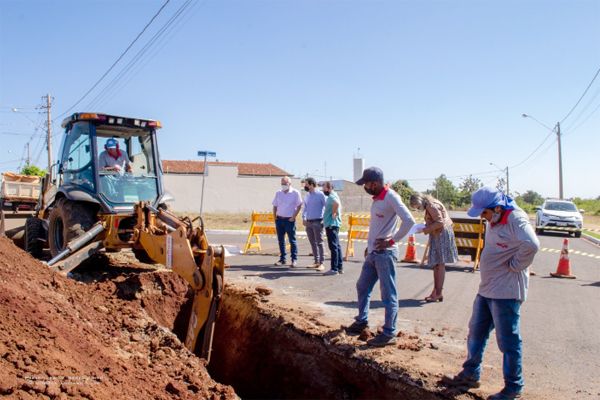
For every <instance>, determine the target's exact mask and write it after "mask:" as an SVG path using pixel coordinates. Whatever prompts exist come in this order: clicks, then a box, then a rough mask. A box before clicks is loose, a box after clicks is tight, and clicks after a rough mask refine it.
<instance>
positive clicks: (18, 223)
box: [0, 172, 41, 246]
mask: <svg viewBox="0 0 600 400" xmlns="http://www.w3.org/2000/svg"><path fill="white" fill-rule="evenodd" d="M40 183H41V178H40V177H39V176H29V175H21V174H17V173H13V172H4V173H3V174H0V235H6V236H8V237H9V238H11V239H12V240H14V241H15V242H16V243H17V244H19V245H21V246H22V245H23V239H24V233H25V221H26V220H27V218H29V217H31V216H32V215H33V212H34V210H35V207H36V205H37V202H38V198H39V197H40Z"/></svg>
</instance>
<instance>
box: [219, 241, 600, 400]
mask: <svg viewBox="0 0 600 400" xmlns="http://www.w3.org/2000/svg"><path fill="white" fill-rule="evenodd" d="M566 237H567V236H566V235H564V234H560V233H556V234H553V233H547V234H545V235H543V236H540V237H539V239H540V242H541V246H542V251H540V252H539V253H538V254H537V255H536V258H535V260H534V263H533V266H532V270H533V271H535V273H536V275H535V276H532V277H531V280H530V291H529V297H528V300H527V301H526V302H525V304H524V306H523V308H522V334H523V340H524V366H525V367H524V371H525V377H526V385H527V388H528V390H532V391H538V389H539V390H542V391H543V392H545V393H556V394H559V393H560V394H561V395H562V396H561V397H564V396H566V397H564V398H582V399H587V398H598V397H600V381H599V380H598V371H600V247H598V246H595V245H593V244H591V243H589V242H586V241H584V240H583V239H573V238H569V247H570V249H571V251H572V252H571V254H570V261H571V268H572V273H573V274H574V275H576V276H577V279H573V280H571V279H556V278H551V277H550V276H549V273H550V272H555V271H556V268H557V264H558V259H559V252H560V249H561V247H562V244H563V240H564V239H565V238H566ZM209 239H210V241H211V243H220V244H225V245H228V249H229V250H230V251H232V252H235V247H236V246H237V247H243V244H244V242H245V240H246V236H245V235H244V234H240V233H238V234H222V233H219V234H217V233H213V234H210V233H209ZM261 242H262V245H263V249H262V251H261V253H263V255H235V256H232V257H229V258H228V259H227V263H228V264H229V265H230V266H231V267H230V268H229V270H228V271H227V275H226V279H228V280H231V281H243V282H244V283H250V284H261V285H266V286H269V287H271V288H273V289H274V290H276V291H279V292H280V293H282V294H285V295H289V296H290V297H295V298H297V299H298V302H300V303H301V302H306V303H311V305H313V306H314V305H317V306H319V307H320V308H321V309H322V310H323V315H322V317H323V318H326V319H327V320H328V321H330V322H333V323H341V324H344V323H350V322H352V318H353V316H354V315H355V314H356V291H355V283H356V279H357V277H358V273H359V271H360V268H361V265H362V260H363V258H362V256H359V257H354V259H353V260H351V261H348V262H346V263H345V270H346V273H345V274H344V275H336V276H323V275H322V274H321V273H318V272H316V271H314V270H309V269H293V270H292V269H289V268H287V267H275V266H273V263H274V262H275V261H277V254H278V252H277V244H276V240H275V239H274V238H268V237H266V238H264V239H261ZM417 243H418V244H419V246H418V247H417V253H418V256H419V258H420V257H421V256H422V252H423V251H424V246H422V245H423V244H424V236H423V235H417ZM342 246H344V250H345V242H343V243H342ZM309 248H310V246H309V245H308V242H307V240H306V239H305V238H304V239H300V254H301V256H300V265H309V264H310V263H311V262H312V257H309V256H308V254H309ZM363 249H364V243H361V242H358V244H357V249H356V254H358V255H362V253H363ZM404 251H405V246H401V247H400V253H401V255H403V254H404ZM264 253H267V254H268V253H270V255H264ZM327 262H328V260H326V263H327ZM471 267H472V264H470V263H469V262H467V261H464V262H460V263H458V264H457V265H455V266H449V267H448V268H447V274H446V284H445V288H444V302H443V303H436V304H427V303H425V302H423V301H422V299H423V298H424V297H425V296H426V295H428V294H429V292H430V291H431V288H432V273H431V271H430V270H429V269H427V268H424V267H420V266H418V265H414V264H404V263H399V264H398V270H397V283H398V290H399V304H400V312H399V317H398V327H399V329H402V330H405V331H411V332H412V331H414V332H417V333H420V334H427V333H428V332H430V331H431V328H435V329H437V330H439V329H444V330H445V331H446V332H447V333H448V334H447V337H446V338H445V339H447V341H448V343H449V344H450V345H454V346H456V348H457V350H458V351H462V352H463V354H464V352H465V350H464V349H465V338H466V335H467V325H468V321H469V317H470V313H471V305H472V302H473V298H474V296H475V294H476V293H477V287H478V284H479V274H478V273H477V272H475V273H472V272H470V271H471ZM371 299H372V303H371V318H370V320H371V322H372V324H374V325H380V324H382V321H383V307H382V304H381V302H380V294H379V289H378V288H377V287H376V288H375V291H374V293H373V296H372V298H371ZM454 362H455V363H456V369H457V370H458V369H459V368H460V362H456V361H454ZM484 362H485V364H486V365H495V366H497V367H499V366H500V365H501V355H500V353H499V351H498V349H497V346H496V344H495V340H494V339H493V338H492V340H491V341H490V345H489V348H488V351H487V353H486V359H485V360H484ZM483 379H485V372H484V377H483Z"/></svg>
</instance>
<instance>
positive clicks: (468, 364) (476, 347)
mask: <svg viewBox="0 0 600 400" xmlns="http://www.w3.org/2000/svg"><path fill="white" fill-rule="evenodd" d="M520 309H521V302H520V301H519V300H514V299H488V298H487V297H483V296H480V295H477V297H475V301H474V303H473V314H472V315H471V321H470V322H469V336H468V338H467V350H468V353H469V354H468V356H467V360H466V361H465V363H464V364H463V371H462V372H461V374H462V375H465V376H468V377H471V378H474V379H477V380H479V377H480V376H481V362H482V360H483V352H484V350H485V346H486V344H487V340H488V337H489V335H490V332H491V331H492V329H494V328H496V340H497V342H498V348H499V349H500V351H501V352H502V354H503V360H502V373H503V374H504V387H505V389H506V391H508V392H510V393H521V392H522V390H523V385H524V380H523V371H522V360H521V358H522V340H521V333H520Z"/></svg>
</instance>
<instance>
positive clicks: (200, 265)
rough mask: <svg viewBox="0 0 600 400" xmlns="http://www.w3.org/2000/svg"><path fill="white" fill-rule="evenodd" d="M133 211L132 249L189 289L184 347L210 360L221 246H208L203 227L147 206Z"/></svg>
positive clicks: (222, 259)
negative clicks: (169, 273) (141, 252)
mask: <svg viewBox="0 0 600 400" xmlns="http://www.w3.org/2000/svg"><path fill="white" fill-rule="evenodd" d="M135 212H136V217H137V224H136V226H135V228H134V236H133V240H134V243H135V245H134V247H135V248H138V249H143V250H144V251H146V253H147V254H148V257H149V258H151V259H152V260H153V261H155V262H157V263H160V264H163V265H165V266H166V267H167V268H169V269H171V270H172V271H173V272H174V273H176V274H177V275H179V276H181V277H182V278H183V279H185V280H186V281H187V282H188V283H189V285H190V287H191V288H192V291H193V303H192V311H191V314H190V318H189V322H188V328H187V332H186V337H185V346H186V347H187V348H188V349H189V350H190V351H192V352H196V353H197V354H198V355H199V356H201V357H202V358H205V359H206V360H207V361H210V352H211V347H212V338H213V333H214V327H215V321H216V317H217V312H218V309H219V303H220V300H221V296H222V294H223V277H224V270H225V251H224V249H223V247H222V246H219V247H217V248H214V247H212V246H209V244H208V240H207V239H206V235H205V234H204V229H203V227H194V226H193V225H192V222H191V221H189V219H185V218H184V219H180V218H178V217H177V216H176V215H174V214H172V213H170V212H168V211H166V210H163V209H155V208H153V207H151V206H150V205H149V204H147V203H139V204H138V205H136V209H135Z"/></svg>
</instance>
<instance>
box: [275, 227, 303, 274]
mask: <svg viewBox="0 0 600 400" xmlns="http://www.w3.org/2000/svg"><path fill="white" fill-rule="evenodd" d="M275 229H276V230H277V241H278V242H279V261H282V262H284V263H285V258H286V252H285V235H286V234H287V236H288V240H289V241H290V251H291V253H292V261H296V260H297V259H298V247H297V245H296V221H290V219H289V218H282V217H277V219H276V220H275Z"/></svg>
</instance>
